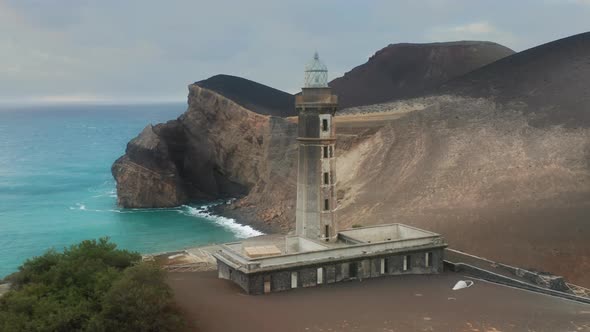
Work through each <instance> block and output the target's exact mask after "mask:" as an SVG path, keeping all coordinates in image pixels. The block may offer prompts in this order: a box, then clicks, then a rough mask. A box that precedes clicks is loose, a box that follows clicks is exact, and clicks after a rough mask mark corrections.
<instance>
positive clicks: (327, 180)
mask: <svg viewBox="0 0 590 332" xmlns="http://www.w3.org/2000/svg"><path fill="white" fill-rule="evenodd" d="M324 184H330V174H329V173H328V172H324Z"/></svg>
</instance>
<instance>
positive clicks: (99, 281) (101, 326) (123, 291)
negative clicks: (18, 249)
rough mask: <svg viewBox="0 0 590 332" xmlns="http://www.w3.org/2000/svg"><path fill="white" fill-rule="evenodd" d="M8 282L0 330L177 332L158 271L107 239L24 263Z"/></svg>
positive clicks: (177, 320) (178, 321) (0, 306)
mask: <svg viewBox="0 0 590 332" xmlns="http://www.w3.org/2000/svg"><path fill="white" fill-rule="evenodd" d="M9 279H10V282H11V283H12V287H13V289H12V290H11V291H9V292H8V293H6V294H5V295H4V296H3V297H1V298H0V331H6V332H9V331H19V332H20V331H68V332H69V331H178V330H179V328H181V326H182V325H181V324H182V320H181V318H180V315H179V314H178V312H177V310H175V307H174V305H173V302H172V293H171V291H170V289H169V288H168V286H167V285H166V283H165V282H164V275H163V272H161V271H160V270H158V269H157V267H155V266H149V265H146V264H145V263H141V256H140V255H139V254H138V253H134V252H129V251H127V250H119V249H117V246H116V245H115V244H114V243H111V242H109V240H108V238H101V239H99V240H98V241H96V240H87V241H82V242H81V243H79V244H76V245H73V246H71V247H70V248H67V249H65V250H64V252H63V253H59V252H57V251H55V250H50V251H48V252H46V253H45V254H44V255H42V256H39V257H35V258H33V259H29V260H27V261H26V262H25V263H24V264H23V265H22V266H21V267H20V268H19V271H18V272H17V273H16V274H14V275H11V276H10V278H9ZM115 311H116V312H117V313H116V314H115ZM163 322H166V323H167V324H168V325H167V326H163V325H162V324H163ZM170 328H172V329H170Z"/></svg>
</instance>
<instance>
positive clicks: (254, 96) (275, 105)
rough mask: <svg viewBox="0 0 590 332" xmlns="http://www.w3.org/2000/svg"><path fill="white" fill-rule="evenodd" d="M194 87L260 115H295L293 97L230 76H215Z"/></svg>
mask: <svg viewBox="0 0 590 332" xmlns="http://www.w3.org/2000/svg"><path fill="white" fill-rule="evenodd" d="M195 84H196V85H198V86H200V87H202V88H205V89H208V90H211V91H214V92H216V93H218V94H220V95H222V96H224V97H226V98H228V99H230V100H232V101H234V102H236V103H237V104H239V105H240V106H242V107H244V108H247V109H249V110H251V111H254V112H256V113H258V114H262V115H273V116H293V115H296V113H295V108H294V107H293V105H294V103H295V97H294V96H293V95H291V94H289V93H286V92H283V91H281V90H277V89H274V88H271V87H269V86H266V85H263V84H260V83H257V82H254V81H250V80H247V79H245V78H241V77H236V76H230V75H215V76H212V77H209V78H208V79H206V80H202V81H199V82H196V83H195Z"/></svg>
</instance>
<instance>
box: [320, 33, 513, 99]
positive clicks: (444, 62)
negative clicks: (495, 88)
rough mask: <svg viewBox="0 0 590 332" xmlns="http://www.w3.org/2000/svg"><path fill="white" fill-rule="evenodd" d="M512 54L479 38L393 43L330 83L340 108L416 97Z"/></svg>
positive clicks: (506, 49) (500, 46)
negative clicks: (437, 41)
mask: <svg viewBox="0 0 590 332" xmlns="http://www.w3.org/2000/svg"><path fill="white" fill-rule="evenodd" d="M513 53H514V51H512V50H510V49H509V48H506V47H504V46H502V45H499V44H496V43H491V42H482V41H460V42H449V43H430V44H408V43H404V44H392V45H389V46H387V47H385V48H383V49H381V50H379V51H377V52H376V53H375V55H373V56H372V57H371V58H369V60H368V61H367V62H366V63H365V64H362V65H360V66H358V67H355V68H354V69H352V70H351V71H349V72H347V73H346V74H344V76H342V77H340V78H336V79H334V80H333V81H332V82H330V86H331V87H332V88H333V89H334V91H335V93H336V94H338V95H339V98H340V99H339V100H340V107H341V108H346V107H351V106H359V105H370V104H377V103H383V102H387V101H391V100H397V99H403V98H409V97H415V96H419V95H421V94H424V93H425V92H427V91H430V90H432V89H433V88H436V87H438V86H439V85H440V84H442V83H444V82H446V81H448V80H450V79H452V78H455V77H458V76H461V75H463V74H465V73H468V72H470V71H472V70H474V69H477V68H479V67H482V66H484V65H487V64H489V63H491V62H494V61H496V60H498V59H501V58H503V57H505V56H508V55H511V54H513Z"/></svg>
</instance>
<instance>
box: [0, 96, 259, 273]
mask: <svg viewBox="0 0 590 332" xmlns="http://www.w3.org/2000/svg"><path fill="white" fill-rule="evenodd" d="M185 109H186V104H182V103H178V104H157V105H156V104H153V105H99V106H97V105H67V106H63V105H62V106H56V105H52V106H26V107H25V106H22V107H8V106H0V278H2V277H4V276H6V275H8V274H10V273H12V272H14V271H16V270H17V268H18V266H20V265H21V264H22V263H23V262H24V261H25V260H26V259H27V258H30V257H33V256H37V255H41V254H43V253H44V252H45V251H46V250H48V249H50V248H55V249H57V250H62V249H63V248H64V247H67V246H69V245H71V244H75V243H78V242H79V241H81V240H85V239H97V238H99V237H104V236H108V237H110V239H111V241H113V242H114V243H116V244H117V245H118V246H119V247H120V248H125V249H130V250H135V251H139V252H141V253H153V252H162V251H171V250H177V249H182V248H185V247H189V246H197V245H204V244H208V243H214V242H226V241H232V240H235V239H238V238H245V237H250V236H254V235H259V234H261V233H260V232H258V231H256V230H254V229H252V228H251V227H250V226H245V225H241V224H239V223H237V222H236V221H235V220H232V219H228V218H224V217H220V216H215V215H211V214H210V213H208V211H207V207H208V206H210V205H211V204H216V203H218V202H201V203H197V204H191V205H190V206H180V207H177V208H167V209H121V208H119V207H118V206H117V196H116V190H115V181H114V180H113V177H112V175H111V171H110V168H111V165H112V163H113V162H114V161H115V160H116V159H117V158H118V157H119V156H121V155H122V154H123V153H124V152H125V146H126V144H127V142H128V141H129V140H130V139H132V138H133V137H135V136H136V135H137V134H139V133H140V132H141V130H142V129H143V128H144V127H145V126H146V125H147V124H149V123H152V124H156V123H160V122H165V121H167V120H171V119H175V118H176V117H178V116H179V115H180V114H182V112H184V111H185Z"/></svg>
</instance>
